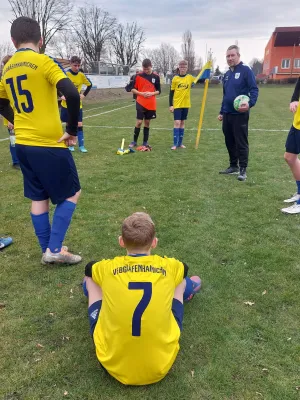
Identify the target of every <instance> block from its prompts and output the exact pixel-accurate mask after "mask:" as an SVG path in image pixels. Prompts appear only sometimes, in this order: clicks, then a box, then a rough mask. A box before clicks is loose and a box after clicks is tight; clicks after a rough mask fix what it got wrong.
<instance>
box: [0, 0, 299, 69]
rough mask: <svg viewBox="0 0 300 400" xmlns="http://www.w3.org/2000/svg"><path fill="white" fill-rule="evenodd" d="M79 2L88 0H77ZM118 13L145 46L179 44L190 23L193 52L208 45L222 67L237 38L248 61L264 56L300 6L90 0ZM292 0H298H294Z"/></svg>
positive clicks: (5, 27) (1, 8)
mask: <svg viewBox="0 0 300 400" xmlns="http://www.w3.org/2000/svg"><path fill="white" fill-rule="evenodd" d="M0 3H1V5H0V43H1V42H4V41H8V40H9V29H10V28H9V27H10V24H9V22H8V20H9V19H11V15H12V14H11V12H10V6H9V3H8V0H0ZM75 3H76V4H77V6H84V4H86V1H84V0H75ZM92 3H93V4H95V5H98V6H99V7H102V8H103V9H105V10H106V11H108V12H110V13H111V14H112V15H113V16H115V17H117V18H118V20H119V21H120V22H133V21H136V22H137V23H138V24H139V25H140V26H142V27H143V29H144V30H145V33H146V37H147V41H146V43H145V47H146V48H155V47H159V45H160V44H161V43H162V42H164V43H169V44H171V45H173V46H174V47H175V48H176V49H177V50H178V51H179V52H180V50H181V42H182V34H183V32H184V31H185V30H187V29H189V30H190V31H191V32H192V35H193V39H194V42H195V52H196V54H197V56H198V57H200V56H201V57H202V58H203V59H205V57H206V49H211V50H212V52H213V57H215V58H216V64H215V65H219V66H220V69H221V71H222V70H224V69H225V68H226V60H225V53H226V49H227V47H228V46H230V45H231V44H235V42H236V41H238V45H239V46H240V50H241V59H242V61H244V62H245V63H249V62H250V61H251V60H252V59H253V58H254V57H255V58H258V59H261V58H263V56H264V49H265V46H266V44H267V42H268V40H269V38H270V36H271V34H272V32H273V31H274V29H275V27H279V26H300V7H293V6H291V7H288V6H286V7H284V6H283V2H282V0H269V2H268V6H266V5H264V4H265V3H263V2H262V1H259V0H251V1H248V2H245V1H242V0H230V2H229V1H223V2H221V1H220V0H210V1H207V0H206V1H203V0H200V1H199V0H198V1H196V0H188V1H187V0H152V1H149V2H146V1H144V2H143V1H142V0H138V1H137V0H129V1H125V0H109V1H108V2H106V1H105V2H104V1H100V0H93V1H92ZM295 4H296V3H295Z"/></svg>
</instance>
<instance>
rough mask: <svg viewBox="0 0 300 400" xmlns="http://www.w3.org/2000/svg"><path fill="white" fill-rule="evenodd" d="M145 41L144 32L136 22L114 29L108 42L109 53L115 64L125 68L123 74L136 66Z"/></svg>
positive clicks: (119, 25) (120, 25)
mask: <svg viewBox="0 0 300 400" xmlns="http://www.w3.org/2000/svg"><path fill="white" fill-rule="evenodd" d="M145 40H146V38H145V32H144V31H143V29H142V28H141V27H140V26H138V25H137V23H136V22H133V23H132V24H126V26H125V25H123V24H118V26H117V27H116V29H115V31H114V34H113V36H112V37H111V41H110V45H111V52H112V56H113V59H114V61H115V62H116V63H117V64H122V65H126V66H127V68H124V69H123V73H124V74H128V71H129V69H130V68H131V67H133V66H134V65H136V64H137V62H138V60H139V55H140V51H141V50H142V48H143V43H144V42H145Z"/></svg>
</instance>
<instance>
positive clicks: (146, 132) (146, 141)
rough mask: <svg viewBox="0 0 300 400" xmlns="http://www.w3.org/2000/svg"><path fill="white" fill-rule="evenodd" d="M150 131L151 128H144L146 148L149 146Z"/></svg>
mask: <svg viewBox="0 0 300 400" xmlns="http://www.w3.org/2000/svg"><path fill="white" fill-rule="evenodd" d="M149 130H150V128H147V127H146V126H144V141H143V145H144V146H146V145H147V144H148V139H149Z"/></svg>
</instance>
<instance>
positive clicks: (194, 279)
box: [184, 276, 202, 302]
mask: <svg viewBox="0 0 300 400" xmlns="http://www.w3.org/2000/svg"><path fill="white" fill-rule="evenodd" d="M187 279H189V281H190V282H191V283H192V285H193V286H192V288H191V291H192V293H191V294H189V295H188V297H187V298H185V299H184V301H185V302H187V301H191V300H192V298H193V297H194V296H195V294H196V293H198V292H200V289H201V285H202V281H201V279H200V277H199V276H191V277H190V278H187Z"/></svg>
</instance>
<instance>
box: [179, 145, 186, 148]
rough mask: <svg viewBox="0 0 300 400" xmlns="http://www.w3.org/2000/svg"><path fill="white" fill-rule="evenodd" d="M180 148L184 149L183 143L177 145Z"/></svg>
mask: <svg viewBox="0 0 300 400" xmlns="http://www.w3.org/2000/svg"><path fill="white" fill-rule="evenodd" d="M178 147H179V148H180V149H186V147H185V145H184V144H181V145H180V146H178Z"/></svg>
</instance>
